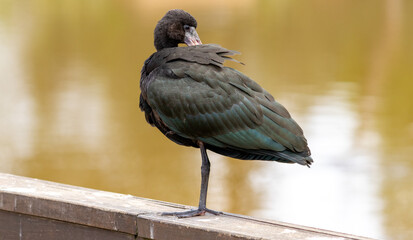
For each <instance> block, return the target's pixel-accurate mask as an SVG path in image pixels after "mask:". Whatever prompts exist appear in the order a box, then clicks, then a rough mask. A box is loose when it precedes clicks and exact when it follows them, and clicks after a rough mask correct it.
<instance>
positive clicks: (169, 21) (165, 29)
mask: <svg viewBox="0 0 413 240" xmlns="http://www.w3.org/2000/svg"><path fill="white" fill-rule="evenodd" d="M196 26H197V22H196V20H195V18H194V17H192V16H191V14H189V13H187V12H185V11H184V10H181V9H173V10H170V11H168V12H167V13H166V14H165V16H163V18H162V19H161V20H159V22H158V24H157V25H156V28H155V32H154V35H155V48H156V50H157V51H160V50H162V49H164V48H170V47H177V46H178V44H179V43H185V44H186V45H188V46H194V45H198V44H202V42H201V39H199V36H198V33H197V32H196V30H195V29H196Z"/></svg>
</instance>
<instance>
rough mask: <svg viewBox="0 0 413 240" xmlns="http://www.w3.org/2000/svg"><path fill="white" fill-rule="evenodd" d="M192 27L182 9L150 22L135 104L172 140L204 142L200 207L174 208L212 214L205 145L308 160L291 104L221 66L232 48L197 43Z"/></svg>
mask: <svg viewBox="0 0 413 240" xmlns="http://www.w3.org/2000/svg"><path fill="white" fill-rule="evenodd" d="M196 26H197V22H196V20H195V19H194V18H193V17H192V16H191V15H190V14H189V13H187V12H185V11H183V10H171V11H169V12H167V13H166V15H165V16H164V17H163V18H162V19H161V20H160V21H159V22H158V24H157V26H156V28H155V47H156V49H157V52H155V53H154V54H152V55H151V56H150V57H149V58H148V59H147V60H146V61H145V64H144V66H143V68H142V73H141V81H140V88H141V95H140V104H139V106H140V108H141V110H142V111H144V112H145V117H146V120H147V122H148V123H149V124H151V125H152V126H156V127H157V128H158V129H159V130H160V131H161V132H162V133H163V134H164V135H165V136H166V137H168V138H169V139H170V140H172V141H174V142H175V143H177V144H180V145H185V146H192V147H196V148H198V147H199V148H201V156H202V185H201V197H200V204H199V209H197V210H194V211H190V212H184V213H172V215H177V216H179V217H188V216H194V215H203V214H204V213H205V211H209V212H212V213H215V214H217V212H214V211H212V210H209V209H206V207H205V205H206V192H207V184H208V176H209V160H208V156H207V154H206V149H209V150H211V151H214V152H216V153H219V154H222V155H224V156H229V157H233V158H238V159H245V160H267V161H278V162H284V163H299V164H302V165H307V166H309V165H310V164H311V163H312V162H313V160H312V158H311V156H310V155H311V153H310V149H309V148H308V145H307V140H306V139H305V137H304V135H303V131H302V130H301V128H300V127H299V126H298V124H297V123H296V122H295V121H294V120H293V119H292V118H291V116H290V114H289V113H288V111H287V110H286V109H285V108H284V107H283V106H282V105H281V104H279V103H278V102H276V101H275V100H274V98H273V97H272V96H271V94H269V93H268V92H267V91H265V90H264V89H263V88H262V87H260V86H259V85H258V84H257V83H256V82H254V81H253V80H251V79H250V78H248V77H247V76H245V75H244V74H242V73H241V72H239V71H237V70H235V69H232V68H229V67H225V66H224V65H223V63H224V61H225V60H233V59H232V58H231V57H230V56H231V55H234V54H237V52H235V51H231V50H227V49H225V48H222V47H220V46H218V45H211V44H204V45H202V44H201V41H200V40H199V37H198V34H197V33H196V30H195V28H196ZM179 43H186V44H187V45H188V47H178V44H179Z"/></svg>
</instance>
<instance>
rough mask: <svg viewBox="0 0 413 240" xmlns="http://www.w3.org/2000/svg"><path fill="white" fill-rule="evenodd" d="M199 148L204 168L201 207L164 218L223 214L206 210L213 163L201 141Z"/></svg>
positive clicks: (202, 167) (165, 214) (202, 168)
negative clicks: (207, 213)
mask: <svg viewBox="0 0 413 240" xmlns="http://www.w3.org/2000/svg"><path fill="white" fill-rule="evenodd" d="M198 146H199V148H200V149H201V157H202V166H201V176H202V179H201V193H200V196H199V205H198V209H196V210H190V211H186V212H170V213H162V215H164V216H177V217H179V218H185V217H194V216H203V215H205V213H206V212H209V213H212V214H214V215H219V214H221V213H222V212H217V211H214V210H211V209H208V208H206V198H207V192H208V181H209V170H210V166H211V163H210V162H209V159H208V155H207V152H206V149H205V146H204V143H203V142H201V141H199V142H198Z"/></svg>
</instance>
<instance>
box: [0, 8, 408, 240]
mask: <svg viewBox="0 0 413 240" xmlns="http://www.w3.org/2000/svg"><path fill="white" fill-rule="evenodd" d="M172 8H183V9H185V10H187V11H189V12H190V13H191V14H192V15H193V16H195V17H196V18H197V20H198V33H199V36H200V37H201V39H202V41H203V42H204V43H217V44H220V45H222V46H224V47H226V48H229V49H234V50H237V51H240V52H242V55H240V56H238V60H240V61H242V62H244V63H245V64H246V65H239V64H236V63H230V64H229V65H230V66H232V67H235V68H237V69H239V70H240V71H242V72H244V73H245V74H246V75H248V76H250V77H251V78H253V79H254V80H256V81H257V82H259V83H260V84H261V85H262V86H263V87H264V88H266V89H267V90H268V91H269V92H271V93H272V94H273V95H274V97H275V98H276V99H277V100H278V101H279V102H281V103H282V104H283V105H285V106H286V107H287V108H288V109H289V111H290V112H291V114H292V115H293V117H294V118H295V119H296V120H297V122H299V123H300V125H301V126H302V127H303V129H304V131H305V135H306V137H307V139H308V141H309V144H310V148H311V150H312V152H313V158H314V160H315V162H314V164H313V167H312V168H311V169H308V168H305V167H302V166H298V165H287V164H279V163H272V162H258V161H240V160H233V159H229V158H224V157H221V156H218V155H216V154H212V153H211V154H210V158H211V163H212V169H211V180H210V189H209V195H208V206H209V207H210V208H213V209H216V210H221V211H228V212H233V213H239V214H247V215H252V216H257V217H264V218H269V219H275V220H280V221H286V222H292V223H297V224H304V225H309V226H314V227H320V228H327V229H331V230H336V231H342V232H347V233H353V234H359V235H364V236H369V237H375V238H381V239H412V238H413V161H412V160H413V157H412V156H413V27H412V26H413V1H408V0H405V1H403V0H387V1H385V0H365V1H356V0H336V1H331V0H309V1H287V0H271V1H265V0H262V1H259V0H256V1H254V0H236V1H235V0H234V1H227V0H226V1H222V0H210V1H183V0H180V1H166V0H165V1H161V0H147V1H144V0H119V1H117V0H116V1H115V0H113V1H112V0H103V1H93V0H82V1H81V0H78V1H77V0H59V1H56V0H33V1H22V0H0V171H1V172H6V173H12V174H17V175H23V176H28V177H34V178H40V179H45V180H51V181H56V182H62V183H66V184H73V185H79V186H84V187H91V188H96V189H101V190H107V191H114V192H120V193H126V194H133V195H137V196H141V197H147V198H154V199H159V200H164V201H171V202H177V203H182V204H189V205H197V203H198V194H199V185H200V154H199V152H198V150H197V149H192V148H186V147H182V146H178V145H176V144H174V143H172V142H170V141H169V140H167V139H166V138H165V137H164V136H162V134H160V132H159V131H158V130H157V129H155V128H152V127H150V126H149V125H148V124H147V123H146V122H145V118H144V115H143V113H142V112H140V110H139V108H138V101H139V100H138V96H139V77H140V73H139V71H140V68H141V66H142V64H143V62H144V60H145V59H146V58H147V57H148V56H149V55H150V54H151V53H152V52H154V47H153V29H154V26H155V24H156V22H157V20H159V19H160V18H161V17H162V16H163V14H164V13H165V12H166V11H167V10H169V9H172Z"/></svg>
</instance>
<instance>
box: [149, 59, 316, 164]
mask: <svg viewBox="0 0 413 240" xmlns="http://www.w3.org/2000/svg"><path fill="white" fill-rule="evenodd" d="M170 71H172V72H173V73H174V74H175V76H177V77H176V78H170V77H169V76H168V72H170ZM151 74H156V79H154V80H153V81H152V82H151V83H150V85H149V86H148V88H147V93H146V94H147V98H148V102H149V105H150V106H151V107H152V108H153V109H154V110H155V111H156V112H158V113H159V116H160V118H161V119H162V120H163V121H164V122H165V124H166V125H167V126H168V127H170V128H171V129H172V130H173V131H174V132H176V133H177V134H178V135H180V136H183V137H188V138H191V139H198V140H201V141H204V142H205V143H207V144H210V145H213V146H216V147H219V148H234V149H252V150H256V151H257V153H258V152H259V151H261V150H268V151H276V152H281V151H284V150H290V151H293V152H302V151H306V150H307V149H308V148H307V142H306V140H305V138H304V136H303V133H302V130H301V128H300V127H299V126H298V124H297V123H296V122H295V121H294V120H293V119H292V118H291V116H290V114H289V113H288V111H287V110H286V109H285V108H284V107H283V106H282V105H281V104H279V103H277V102H275V101H274V99H273V97H272V96H271V95H270V94H269V93H267V92H266V91H265V90H263V89H262V88H261V87H260V86H259V85H258V84H257V83H255V82H254V81H252V80H251V79H249V78H248V77H246V76H245V75H243V74H242V73H240V72H238V71H236V70H234V69H232V68H225V67H224V68H217V67H215V66H212V65H202V64H198V63H189V62H183V61H182V62H180V61H173V62H169V63H166V64H164V65H162V67H159V68H157V69H156V70H154V71H153V72H152V73H151ZM266 154H267V152H266ZM245 155H246V156H248V153H245ZM277 156H278V155H277Z"/></svg>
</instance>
